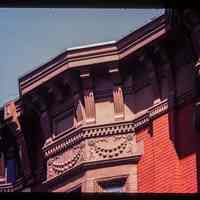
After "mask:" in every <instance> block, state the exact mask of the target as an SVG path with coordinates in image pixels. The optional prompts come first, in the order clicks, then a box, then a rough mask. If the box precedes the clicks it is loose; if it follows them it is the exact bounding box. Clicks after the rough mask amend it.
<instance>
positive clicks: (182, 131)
mask: <svg viewBox="0 0 200 200" xmlns="http://www.w3.org/2000/svg"><path fill="white" fill-rule="evenodd" d="M170 117H171V116H170V115H169V114H165V115H162V116H161V117H159V118H157V119H155V120H153V122H152V123H153V124H152V132H153V134H152V135H150V133H148V131H147V129H143V130H140V131H139V132H138V133H137V140H138V141H140V140H143V141H144V155H143V156H142V157H141V160H140V161H139V164H138V190H139V192H197V190H198V189H197V185H198V181H197V180H198V174H197V163H198V160H197V156H196V155H197V154H199V152H200V148H199V146H200V145H198V143H199V142H200V134H198V133H196V132H195V131H194V128H193V124H192V106H187V107H185V108H183V109H181V110H179V111H177V112H176V132H175V139H174V138H173V137H171V136H172V132H171V129H170V128H169V127H170V125H169V121H170V120H169V119H170ZM175 140H176V146H175Z"/></svg>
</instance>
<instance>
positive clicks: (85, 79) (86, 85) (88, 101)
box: [80, 71, 96, 123]
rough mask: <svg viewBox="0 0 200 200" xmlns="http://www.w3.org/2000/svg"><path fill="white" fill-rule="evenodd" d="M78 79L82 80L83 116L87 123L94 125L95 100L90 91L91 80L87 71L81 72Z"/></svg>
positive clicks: (91, 90)
mask: <svg viewBox="0 0 200 200" xmlns="http://www.w3.org/2000/svg"><path fill="white" fill-rule="evenodd" d="M80 77H81V79H82V85H83V90H84V92H83V93H84V103H85V114H86V122H87V123H95V121H96V111H95V100H94V92H93V89H92V78H91V73H90V72H89V71H81V72H80Z"/></svg>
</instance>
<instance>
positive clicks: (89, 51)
mask: <svg viewBox="0 0 200 200" xmlns="http://www.w3.org/2000/svg"><path fill="white" fill-rule="evenodd" d="M169 28H170V27H169V25H168V24H167V22H166V16H165V15H162V16H160V17H158V18H157V19H155V20H154V21H152V22H150V23H148V24H146V25H145V26H143V27H141V28H140V29H138V30H136V31H134V32H133V33H131V34H129V35H128V36H126V37H124V38H123V39H121V40H119V41H117V42H112V43H105V44H102V45H97V46H88V47H85V48H77V49H76V48H74V49H73V48H72V49H69V50H67V51H66V52H64V53H62V54H61V55H59V56H57V57H56V58H54V59H53V60H52V61H50V62H49V63H47V64H45V65H43V66H40V67H39V68H38V69H36V70H34V71H32V72H30V73H28V74H26V75H24V76H23V77H21V78H20V79H19V86H20V93H21V95H24V94H26V93H28V92H30V91H31V90H33V89H34V88H36V87H38V86H39V85H41V84H43V83H45V82H47V81H48V80H50V79H51V78H53V77H55V76H57V75H59V74H61V73H62V72H64V71H66V70H71V69H74V68H78V69H79V68H80V67H81V68H82V67H86V66H87V67H88V66H94V65H96V64H101V63H104V64H105V63H115V62H119V61H121V60H122V59H124V58H125V57H126V56H128V55H130V54H132V53H133V52H135V51H137V50H138V49H139V48H142V47H143V46H145V45H146V44H149V43H150V42H152V41H153V40H155V39H158V38H160V37H161V36H163V35H165V34H166V33H167V32H168V30H169Z"/></svg>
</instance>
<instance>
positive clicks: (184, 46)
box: [0, 9, 200, 193]
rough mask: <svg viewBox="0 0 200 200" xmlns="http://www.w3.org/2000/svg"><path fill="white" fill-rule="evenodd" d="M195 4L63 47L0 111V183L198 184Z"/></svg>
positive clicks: (198, 26) (138, 188)
mask: <svg viewBox="0 0 200 200" xmlns="http://www.w3.org/2000/svg"><path fill="white" fill-rule="evenodd" d="M199 31H200V15H199V12H198V11H197V10H190V9H186V10H166V12H165V14H164V15H162V16H160V17H158V18H156V19H154V20H153V21H151V22H150V23H148V24H146V25H144V26H143V27H141V28H139V29H138V30H136V31H134V32H133V33H130V34H129V35H127V36H126V37H124V38H122V39H120V40H119V41H113V42H106V43H100V44H94V45H88V46H83V47H77V48H70V49H67V50H66V51H65V52H63V53H62V54H60V55H58V56H57V57H55V58H54V59H52V60H51V61H49V62H48V63H46V64H45V65H42V66H39V67H38V68H37V69H35V70H34V71H31V72H29V73H27V74H25V75H23V77H21V78H19V98H18V99H17V100H13V101H10V102H8V103H6V104H5V105H4V106H3V107H2V108H1V109H0V120H1V121H0V134H1V135H0V136H1V137H0V143H1V144H0V150H1V151H0V191H57V192H60V191H62V192H72V191H77V192H80V191H82V192H180V193H185V192H187V193H194V192H198V191H199V189H200V178H199V176H200V171H199V167H200V145H199V141H200V133H199V132H200V125H199V122H200V108H199V105H200V104H199V103H198V101H199V100H198V99H199V94H200V93H199V87H198V86H199V62H200V61H199V58H200V42H199V41H200V32H199Z"/></svg>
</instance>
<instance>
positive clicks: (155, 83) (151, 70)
mask: <svg viewBox="0 0 200 200" xmlns="http://www.w3.org/2000/svg"><path fill="white" fill-rule="evenodd" d="M142 54H143V55H142V56H139V61H140V62H141V63H142V64H143V65H144V66H145V67H146V69H147V76H148V79H149V82H150V83H151V87H152V92H153V94H154V99H155V100H154V102H153V103H154V104H157V103H159V102H160V101H161V88H160V83H159V78H158V74H157V72H156V67H155V65H154V64H153V62H152V59H151V58H150V56H149V55H148V54H147V53H146V52H143V53H142Z"/></svg>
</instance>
